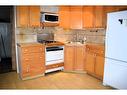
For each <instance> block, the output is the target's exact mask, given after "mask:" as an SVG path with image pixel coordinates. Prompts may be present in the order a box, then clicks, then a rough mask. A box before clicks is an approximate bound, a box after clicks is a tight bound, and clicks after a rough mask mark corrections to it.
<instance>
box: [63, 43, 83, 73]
mask: <svg viewBox="0 0 127 95" xmlns="http://www.w3.org/2000/svg"><path fill="white" fill-rule="evenodd" d="M84 47H85V46H84V45H81V46H80V45H77V46H76V45H65V53H64V54H65V56H64V71H84V70H85V48H84Z"/></svg>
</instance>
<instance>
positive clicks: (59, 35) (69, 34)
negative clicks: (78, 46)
mask: <svg viewBox="0 0 127 95" xmlns="http://www.w3.org/2000/svg"><path fill="white" fill-rule="evenodd" d="M54 35H55V36H54V37H55V40H58V41H63V42H66V41H80V40H86V42H88V43H104V41H105V40H104V39H105V29H98V30H76V29H74V30H66V29H62V28H58V27H57V28H56V31H55V32H54Z"/></svg>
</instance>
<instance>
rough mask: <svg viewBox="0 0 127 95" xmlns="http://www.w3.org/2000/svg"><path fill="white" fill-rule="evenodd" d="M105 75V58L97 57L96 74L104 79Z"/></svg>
mask: <svg viewBox="0 0 127 95" xmlns="http://www.w3.org/2000/svg"><path fill="white" fill-rule="evenodd" d="M103 73H104V57H103V56H99V55H97V56H96V64H95V74H96V75H97V76H99V77H101V78H103Z"/></svg>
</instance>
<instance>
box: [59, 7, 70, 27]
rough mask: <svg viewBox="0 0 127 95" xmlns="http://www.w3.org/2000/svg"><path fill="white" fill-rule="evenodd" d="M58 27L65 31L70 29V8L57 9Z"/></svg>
mask: <svg viewBox="0 0 127 95" xmlns="http://www.w3.org/2000/svg"><path fill="white" fill-rule="evenodd" d="M59 26H60V27H62V28H65V29H68V28H70V7H69V6H60V7H59Z"/></svg>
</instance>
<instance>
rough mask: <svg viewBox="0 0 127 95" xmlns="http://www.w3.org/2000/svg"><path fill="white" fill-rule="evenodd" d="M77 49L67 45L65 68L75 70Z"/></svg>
mask: <svg viewBox="0 0 127 95" xmlns="http://www.w3.org/2000/svg"><path fill="white" fill-rule="evenodd" d="M74 57H75V49H74V47H73V46H65V53H64V70H65V71H73V70H74V62H75V58H74Z"/></svg>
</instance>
